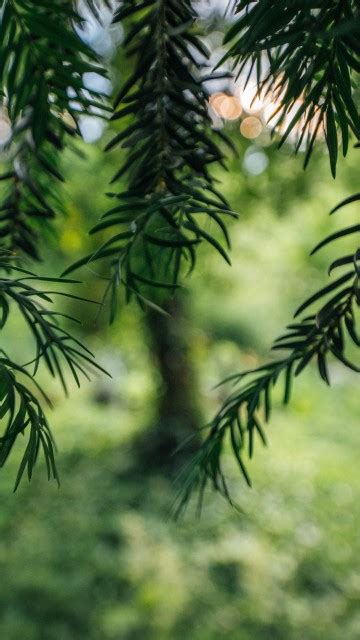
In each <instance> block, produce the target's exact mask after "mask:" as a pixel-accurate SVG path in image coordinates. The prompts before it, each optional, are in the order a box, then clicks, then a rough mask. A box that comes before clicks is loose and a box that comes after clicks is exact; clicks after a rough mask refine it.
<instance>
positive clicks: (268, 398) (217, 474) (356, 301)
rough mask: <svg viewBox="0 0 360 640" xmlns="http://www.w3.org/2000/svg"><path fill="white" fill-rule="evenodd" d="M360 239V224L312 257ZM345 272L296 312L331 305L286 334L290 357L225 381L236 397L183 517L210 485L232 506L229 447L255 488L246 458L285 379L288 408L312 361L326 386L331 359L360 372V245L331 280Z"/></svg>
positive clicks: (192, 483)
mask: <svg viewBox="0 0 360 640" xmlns="http://www.w3.org/2000/svg"><path fill="white" fill-rule="evenodd" d="M355 201H360V194H355V195H353V196H351V197H349V198H347V199H346V200H344V201H343V202H341V203H340V204H339V205H338V206H337V207H335V208H334V209H333V211H332V212H331V213H334V212H335V211H338V210H339V209H340V208H342V207H343V206H345V205H347V204H350V203H352V202H355ZM359 233H360V225H359V224H355V225H353V226H351V227H347V228H345V229H341V230H340V231H337V232H336V233H333V234H331V235H330V236H328V237H327V238H325V239H324V240H323V241H322V242H320V243H319V244H318V245H317V246H316V247H315V248H314V250H313V251H312V255H313V254H314V253H316V252H317V251H318V250H320V249H321V248H322V247H324V246H327V245H328V244H330V243H332V242H334V241H335V240H338V239H340V238H343V237H345V236H346V237H347V236H353V235H355V234H359ZM344 268H346V270H345V273H342V275H340V276H338V277H337V278H336V279H335V280H334V281H332V282H331V283H330V284H329V285H327V286H326V287H324V288H323V289H321V290H320V291H317V292H316V293H315V294H313V295H312V296H311V297H310V298H308V299H307V300H306V301H305V302H304V303H303V304H302V305H301V306H300V307H299V308H298V309H297V311H296V313H295V318H297V317H298V316H301V314H303V312H304V311H307V310H308V308H309V307H311V306H313V305H314V304H315V303H316V302H318V301H320V300H322V299H323V298H324V297H325V298H326V302H325V303H323V304H322V306H320V308H319V309H318V311H317V312H316V313H313V314H311V315H308V316H305V317H303V318H302V319H299V320H298V321H296V322H293V323H291V324H290V325H288V327H287V332H286V333H284V334H283V335H281V336H280V337H279V338H277V340H275V343H274V345H273V347H272V349H273V351H279V350H280V351H282V352H288V355H286V356H285V357H284V358H282V359H281V360H274V361H271V362H269V363H267V364H264V365H262V366H260V367H258V368H256V369H252V370H249V371H243V372H242V373H239V374H235V375H233V376H231V377H230V378H227V379H226V380H224V383H225V382H232V383H233V384H234V385H235V391H234V392H233V393H232V394H231V395H230V396H229V397H228V398H227V399H226V400H225V402H224V404H223V406H222V407H221V409H220V411H219V412H218V413H217V415H216V416H215V418H214V419H213V421H212V422H211V424H210V425H209V428H208V434H207V436H206V438H205V440H204V442H203V444H202V447H201V449H200V451H199V452H198V453H197V455H196V457H195V458H194V460H193V461H192V462H191V464H190V465H189V468H187V469H186V470H184V474H183V476H182V481H183V482H182V485H181V493H180V498H179V503H178V513H180V512H181V511H182V509H183V508H184V507H185V506H186V504H187V503H188V501H189V498H190V496H191V494H192V493H193V491H194V490H195V489H199V491H200V501H202V497H203V493H204V490H205V487H206V485H207V483H208V482H209V481H210V482H211V483H212V485H213V487H214V488H215V489H217V490H218V491H220V493H222V495H224V496H225V497H226V498H228V499H229V500H230V502H231V497H230V494H229V491H228V487H227V482H226V478H225V475H224V471H223V466H222V454H223V450H224V445H225V442H227V441H229V442H230V446H231V450H232V452H233V454H234V456H235V458H236V460H237V462H238V465H239V468H240V471H241V473H242V475H243V477H244V479H245V481H246V483H247V484H248V485H251V482H250V478H249V475H248V472H247V469H246V464H245V462H244V456H246V454H247V455H248V457H249V458H251V457H252V455H253V451H254V445H255V440H256V438H258V439H260V441H261V442H262V443H263V444H266V436H265V431H264V424H265V423H267V422H268V421H269V420H270V416H271V408H272V392H273V389H274V387H275V386H276V385H277V384H278V383H279V381H280V380H281V379H282V380H283V384H284V396H283V402H284V404H287V403H288V402H289V400H290V396H291V390H292V385H293V382H294V379H295V378H296V377H297V376H299V375H300V373H301V372H302V371H304V369H305V368H306V367H307V366H308V365H309V364H310V363H312V362H313V361H316V363H317V367H318V371H319V374H320V376H321V378H322V380H324V382H325V383H326V384H327V385H330V375H329V370H328V361H329V357H330V356H333V357H334V358H335V359H337V360H338V361H340V362H341V363H342V364H344V365H345V366H346V367H348V368H349V369H351V370H353V371H355V372H357V373H359V372H360V364H356V363H355V362H354V361H353V360H352V359H350V358H349V356H348V354H347V346H348V343H354V344H355V346H356V347H360V335H359V334H358V332H357V329H356V312H357V309H358V308H359V307H360V245H355V247H354V251H353V252H352V253H350V254H346V255H343V256H341V257H339V258H337V259H336V260H334V261H333V262H332V264H331V265H330V267H329V274H332V273H333V272H334V271H337V270H339V269H340V270H342V269H344Z"/></svg>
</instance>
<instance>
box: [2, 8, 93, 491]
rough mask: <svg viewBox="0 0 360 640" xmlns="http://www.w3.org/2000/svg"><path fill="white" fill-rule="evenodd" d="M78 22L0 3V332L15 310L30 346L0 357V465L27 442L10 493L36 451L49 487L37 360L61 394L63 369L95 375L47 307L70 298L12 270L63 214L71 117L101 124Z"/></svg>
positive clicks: (64, 12)
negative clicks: (1, 138) (27, 351)
mask: <svg viewBox="0 0 360 640" xmlns="http://www.w3.org/2000/svg"><path fill="white" fill-rule="evenodd" d="M81 24H82V18H81V16H80V14H79V13H78V11H77V9H76V3H71V2H68V1H67V0H52V1H51V2H49V0H36V2H28V1H26V2H25V0H2V1H1V2H0V118H1V120H2V125H3V126H7V127H8V128H9V130H10V133H11V135H9V136H8V138H9V139H8V140H6V141H5V142H4V144H3V149H2V151H3V163H4V165H5V169H4V172H3V173H2V175H1V176H0V180H1V188H2V189H1V200H0V315H1V318H0V330H1V329H3V328H4V326H5V324H6V323H7V322H8V319H9V312H10V309H11V308H12V307H16V308H17V311H18V313H20V315H21V316H22V317H23V319H24V320H25V322H26V324H27V326H28V328H29V330H30V331H31V334H32V337H33V339H34V343H35V347H36V351H35V355H34V358H33V359H32V361H31V362H29V363H26V364H22V365H18V364H16V363H15V362H13V361H12V359H11V358H10V357H8V356H7V355H5V354H3V352H1V353H2V354H3V355H1V357H0V420H1V424H2V425H4V434H3V436H2V437H1V438H0V466H3V465H4V463H5V462H6V460H7V459H8V456H9V454H10V452H11V451H12V448H13V445H14V443H15V442H16V440H17V437H18V435H19V434H20V433H23V434H25V433H28V434H29V438H28V444H27V446H26V449H25V453H24V456H23V458H22V461H21V463H20V468H19V473H18V476H17V480H16V487H17V486H18V484H19V482H20V479H21V478H22V476H23V473H24V471H25V469H27V473H28V477H29V479H30V478H31V475H32V472H33V468H34V465H35V463H36V460H37V457H38V453H39V450H40V449H42V450H43V453H44V457H45V462H46V466H47V471H48V476H49V478H50V477H54V478H55V479H57V472H56V467H55V460H54V447H53V441H52V437H51V433H50V430H49V426H48V423H47V420H46V417H45V414H44V411H43V408H42V402H43V400H44V399H45V401H46V400H47V397H46V395H45V393H44V392H43V391H42V390H41V389H40V387H39V386H38V384H37V383H36V381H35V379H34V376H35V375H36V373H37V370H38V367H39V364H40V362H41V361H43V362H44V363H45V364H46V366H47V369H48V371H49V373H50V374H51V375H52V376H56V377H58V378H59V380H60V382H61V384H62V386H63V388H64V390H65V391H66V390H67V385H66V380H65V373H66V369H68V370H69V371H70V373H71V375H72V376H73V378H74V379H75V381H76V383H77V385H80V378H81V376H82V375H83V376H85V377H87V378H88V375H89V371H91V370H94V369H99V370H102V368H101V367H100V366H99V365H97V364H96V363H95V361H94V358H93V355H92V354H91V353H90V352H89V351H88V349H87V348H86V347H85V346H84V345H82V343H81V342H79V341H78V340H77V339H76V338H75V337H74V336H72V335H71V334H70V333H69V332H68V331H67V330H65V329H64V328H63V327H62V326H61V322H60V321H61V320H62V316H63V314H61V313H59V312H57V311H54V310H51V308H49V306H51V305H52V301H53V298H52V295H53V294H56V295H59V294H60V295H65V296H67V297H70V298H71V297H75V298H76V297H77V296H72V295H71V294H68V293H61V292H56V291H48V290H47V288H46V287H47V286H48V285H49V284H51V283H52V284H55V283H58V282H59V281H60V280H59V279H55V278H46V277H40V276H38V275H36V274H34V273H33V272H31V271H29V270H27V269H24V268H23V266H22V263H21V262H20V259H23V258H24V257H26V258H31V259H38V258H39V255H40V252H39V247H38V235H40V234H39V231H40V230H41V234H42V235H43V234H44V232H45V230H46V229H45V227H46V223H47V222H48V221H49V220H50V219H51V218H52V217H53V216H54V214H55V211H61V210H62V205H61V197H60V194H59V193H58V188H57V184H58V183H59V182H61V181H62V180H63V178H62V175H61V172H60V170H59V152H60V151H61V150H62V149H63V148H64V146H65V144H67V145H68V144H69V142H68V139H70V138H69V136H71V137H72V136H74V135H76V134H77V133H79V123H78V118H79V116H80V115H84V114H93V113H94V114H95V113H96V115H97V116H99V115H101V114H103V113H104V111H105V109H106V105H104V103H103V100H102V98H103V96H102V94H101V92H99V91H96V90H89V89H88V87H87V86H86V85H85V81H84V77H85V74H86V73H91V72H95V73H98V74H101V75H104V74H105V70H104V69H102V67H101V66H100V65H99V63H98V61H97V58H96V56H95V54H94V53H93V51H92V50H91V49H90V48H89V47H88V46H87V45H86V44H85V43H84V42H83V40H82V38H81ZM62 282H63V283H65V284H71V283H72V282H73V281H64V280H62ZM66 317H68V316H66ZM69 319H71V320H74V318H70V317H69ZM30 365H33V371H31V372H29V366H30Z"/></svg>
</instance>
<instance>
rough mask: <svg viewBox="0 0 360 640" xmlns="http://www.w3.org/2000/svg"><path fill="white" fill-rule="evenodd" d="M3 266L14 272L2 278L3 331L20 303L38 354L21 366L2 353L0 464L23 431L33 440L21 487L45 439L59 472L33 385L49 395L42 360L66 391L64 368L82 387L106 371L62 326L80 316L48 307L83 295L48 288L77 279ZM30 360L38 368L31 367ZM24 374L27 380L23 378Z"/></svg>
mask: <svg viewBox="0 0 360 640" xmlns="http://www.w3.org/2000/svg"><path fill="white" fill-rule="evenodd" d="M0 269H1V270H2V271H3V272H5V273H6V272H10V273H11V277H4V276H2V277H1V278H0V316H1V317H0V330H1V329H3V328H4V326H5V324H6V323H7V321H8V319H9V314H10V310H11V306H16V307H17V310H18V312H20V314H21V316H22V318H23V319H24V320H25V323H26V325H27V327H28V329H29V330H30V332H31V334H32V337H33V339H34V342H35V346H36V351H35V355H34V357H33V358H32V359H31V361H30V362H27V363H24V364H22V365H18V364H16V363H14V362H13V361H12V360H11V359H10V358H9V357H8V356H6V355H4V357H1V358H0V396H1V398H0V404H1V406H0V419H1V420H6V419H7V424H6V426H5V432H4V436H3V437H2V438H0V466H2V465H3V464H4V463H5V461H6V460H7V458H8V455H9V453H10V451H11V449H12V447H13V445H14V443H15V441H16V438H17V436H18V435H19V433H25V432H26V431H29V443H28V447H27V449H26V452H25V457H24V459H23V462H22V464H21V466H20V470H19V475H18V479H17V483H16V486H17V485H18V482H19V481H20V478H21V477H22V474H23V471H24V468H25V466H27V469H28V474H29V477H30V476H31V474H32V469H33V466H34V465H35V462H36V459H37V452H38V449H39V446H40V444H41V445H42V448H43V451H44V455H45V460H46V463H47V466H48V472H49V469H50V470H51V472H52V475H53V476H54V477H55V478H56V477H57V475H56V468H55V461H54V457H53V449H52V439H51V434H50V430H49V426H48V423H47V420H46V418H45V415H44V412H43V409H42V407H41V401H40V400H39V399H38V398H37V396H36V395H35V394H34V391H32V390H31V388H32V387H34V389H35V390H36V389H37V390H38V391H40V392H41V394H40V395H41V396H42V398H43V399H45V400H47V397H46V395H45V393H44V392H43V391H42V389H40V387H39V386H38V385H37V383H36V382H35V381H34V376H35V375H36V373H37V371H38V368H39V364H40V362H42V361H43V362H44V363H45V365H46V367H47V369H48V371H49V373H50V374H51V375H52V376H53V377H57V378H58V379H59V380H60V382H61V384H62V386H63V388H64V391H65V392H66V393H67V384H66V379H65V373H66V372H65V367H66V368H67V369H68V371H69V372H70V374H71V375H72V376H73V378H74V380H75V382H76V384H77V386H80V380H81V376H84V377H85V378H87V379H89V373H90V372H91V371H96V370H98V371H102V372H104V373H106V372H105V371H104V369H102V367H101V366H100V365H99V364H97V363H96V362H95V360H94V356H93V354H92V353H91V352H90V351H89V350H88V349H87V348H86V347H85V346H84V345H83V344H82V343H81V342H80V341H79V340H78V339H77V338H75V337H74V336H73V335H72V334H70V333H69V332H68V331H67V330H66V329H64V328H63V327H62V326H61V321H62V319H63V318H66V319H68V320H70V321H74V322H77V320H76V319H75V318H73V317H72V316H68V315H65V314H62V313H60V312H58V311H56V310H52V309H49V308H48V307H46V306H44V305H45V304H46V305H52V303H53V295H55V296H56V295H65V296H66V297H67V298H76V299H79V300H83V299H82V298H78V297H77V296H74V295H72V294H69V293H62V292H61V291H56V290H55V291H53V290H50V291H49V290H48V289H47V288H45V287H46V286H49V285H54V284H58V283H59V282H61V283H62V284H64V283H65V284H73V283H75V281H74V280H67V281H66V280H65V281H64V280H63V279H61V280H60V279H59V278H47V277H40V276H38V275H36V274H34V273H32V272H31V271H28V270H26V269H23V268H22V267H20V266H18V265H17V264H12V263H10V262H9V259H7V260H6V259H1V260H0ZM34 285H35V286H34ZM87 302H90V301H87ZM31 365H33V368H32V371H29V367H30V366H31ZM19 375H20V377H22V379H23V382H21V381H18V377H19ZM49 473H50V472H49Z"/></svg>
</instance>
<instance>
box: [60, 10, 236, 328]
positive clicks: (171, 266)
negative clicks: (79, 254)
mask: <svg viewBox="0 0 360 640" xmlns="http://www.w3.org/2000/svg"><path fill="white" fill-rule="evenodd" d="M195 18H196V13H195V11H194V9H193V7H192V4H191V2H189V1H188V0H181V1H180V2H179V1H178V0H150V1H149V0H146V1H145V2H139V1H134V0H125V1H124V2H123V3H122V4H121V6H120V8H119V9H118V10H117V12H116V14H115V17H114V22H115V23H117V22H120V21H124V22H125V25H126V27H127V35H126V38H125V42H124V45H125V51H126V54H127V57H128V58H129V59H131V60H133V67H132V72H131V74H130V76H129V78H128V79H127V80H126V81H125V82H124V84H123V86H122V88H121V90H120V92H119V94H118V96H117V97H116V100H115V104H114V108H115V113H114V115H113V118H112V119H113V121H115V122H119V123H122V122H124V123H125V124H124V125H123V126H122V127H121V128H120V130H119V132H118V133H117V134H116V135H115V136H114V137H113V139H112V140H111V142H110V143H109V144H108V145H107V150H110V149H115V148H118V147H119V146H120V147H121V148H122V149H127V150H128V152H127V155H126V158H125V160H124V161H123V163H122V165H121V166H120V168H119V170H118V171H117V172H116V174H115V175H114V177H113V180H112V183H113V184H117V183H118V182H119V181H123V180H124V179H125V180H126V182H127V187H126V189H125V190H124V188H121V189H120V190H119V191H116V192H113V193H110V194H109V196H110V197H111V198H112V199H113V200H114V206H113V207H112V208H111V209H110V210H109V211H107V212H106V213H105V214H104V216H103V218H102V220H101V222H99V224H97V225H96V226H95V227H94V228H93V229H92V231H91V233H98V232H103V231H104V230H109V231H110V232H111V235H110V236H109V237H108V239H107V240H106V241H105V242H104V243H103V244H102V245H101V246H100V248H99V249H98V250H97V251H96V252H95V254H93V255H91V256H86V257H85V258H83V259H81V260H79V261H78V262H77V263H76V264H75V265H73V266H72V267H70V268H69V269H67V271H66V272H65V273H69V272H70V271H72V270H74V269H76V268H79V267H80V266H83V265H85V264H87V263H89V262H94V261H96V260H103V259H107V260H108V261H109V262H110V269H111V276H110V281H109V288H108V291H109V292H110V294H111V319H113V318H114V316H115V312H116V298H117V291H118V287H119V285H123V286H124V287H125V289H126V294H127V299H128V300H129V299H130V298H131V297H132V296H134V297H135V298H136V299H137V301H138V302H139V303H140V304H141V305H144V304H146V303H149V301H148V300H147V298H146V297H145V296H144V294H146V293H147V291H150V292H152V293H154V289H163V290H170V291H171V290H173V289H175V288H176V287H177V286H178V282H179V274H180V272H181V269H182V266H183V263H185V264H187V265H188V268H189V270H190V271H191V270H192V269H193V267H194V264H195V261H196V248H197V245H198V244H199V243H200V242H201V241H202V240H206V241H207V242H209V243H210V244H212V245H213V246H214V247H215V248H216V249H217V251H218V252H219V253H220V254H221V255H222V256H223V257H224V258H225V260H227V261H228V262H229V258H228V255H227V252H226V250H225V249H224V248H223V246H222V244H220V242H219V241H218V240H217V238H216V237H215V235H214V234H213V231H212V230H211V231H210V230H209V228H208V225H209V223H210V221H213V222H214V223H215V226H216V227H217V228H218V229H219V230H220V232H221V234H222V235H223V237H224V239H225V244H226V245H227V247H229V246H230V242H229V237H228V233H227V230H226V226H225V219H226V217H228V216H235V215H236V214H234V212H232V211H231V210H230V209H229V206H228V204H227V202H226V200H225V199H224V197H223V196H222V195H221V194H220V193H219V192H218V191H217V190H216V187H215V180H214V178H213V177H212V176H211V173H210V165H211V164H213V163H220V164H222V165H223V164H224V156H223V152H222V151H221V149H220V147H219V146H218V145H217V144H215V142H214V141H213V139H212V135H211V133H210V131H209V128H210V119H209V115H208V107H207V92H206V90H205V87H204V79H205V78H204V70H205V69H206V60H207V56H208V54H207V51H206V49H205V47H204V45H203V43H202V41H201V39H200V38H199V37H198V36H197V35H196V31H195V30H194V21H195ZM207 79H208V78H207ZM218 133H219V136H221V138H222V139H223V140H224V141H225V142H228V141H227V139H226V137H225V136H224V135H223V134H222V133H221V132H218ZM149 304H151V303H149Z"/></svg>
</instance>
